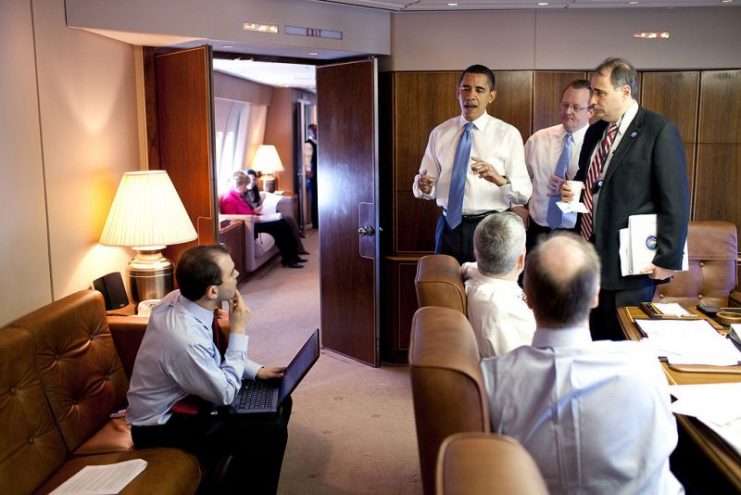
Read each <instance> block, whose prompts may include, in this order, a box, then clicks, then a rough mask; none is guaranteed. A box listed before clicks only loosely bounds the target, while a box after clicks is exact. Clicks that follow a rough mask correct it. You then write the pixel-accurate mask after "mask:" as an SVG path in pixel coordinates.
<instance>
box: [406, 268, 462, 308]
mask: <svg viewBox="0 0 741 495" xmlns="http://www.w3.org/2000/svg"><path fill="white" fill-rule="evenodd" d="M414 286H415V288H416V290H417V303H418V305H419V307H420V308H422V307H424V306H442V307H444V308H451V309H455V310H456V311H460V312H461V313H463V314H464V315H465V314H466V311H467V309H468V303H467V301H468V300H467V299H466V288H465V287H464V285H463V276H462V275H461V265H460V264H459V263H458V260H456V259H455V258H453V257H452V256H448V255H446V254H431V255H428V256H424V257H422V258H420V259H419V261H418V262H417V276H416V277H415V279H414Z"/></svg>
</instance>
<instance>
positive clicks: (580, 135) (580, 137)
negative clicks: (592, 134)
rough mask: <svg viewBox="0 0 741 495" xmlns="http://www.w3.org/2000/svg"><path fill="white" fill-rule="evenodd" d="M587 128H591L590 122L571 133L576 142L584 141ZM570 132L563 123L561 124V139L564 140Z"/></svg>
mask: <svg viewBox="0 0 741 495" xmlns="http://www.w3.org/2000/svg"><path fill="white" fill-rule="evenodd" d="M587 129H589V122H587V125H585V126H583V127H582V128H581V129H577V130H575V131H574V132H572V133H571V135H572V136H573V138H574V142H575V143H581V142H582V141H584V135H585V134H586V133H587ZM568 133H569V131H567V130H566V128H565V127H564V126H563V124H561V140H563V138H564V137H565V136H566V134H568Z"/></svg>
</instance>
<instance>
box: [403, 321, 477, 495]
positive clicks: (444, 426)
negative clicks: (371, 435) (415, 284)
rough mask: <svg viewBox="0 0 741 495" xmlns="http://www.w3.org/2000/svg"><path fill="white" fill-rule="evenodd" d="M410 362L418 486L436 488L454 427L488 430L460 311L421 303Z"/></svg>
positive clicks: (472, 344) (473, 351)
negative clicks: (441, 453) (444, 445)
mask: <svg viewBox="0 0 741 495" xmlns="http://www.w3.org/2000/svg"><path fill="white" fill-rule="evenodd" d="M409 366H410V375H411V380H412V397H413V401H414V419H415V424H416V427H417V445H418V447H419V459H420V466H421V470H422V487H423V489H424V492H425V493H426V494H431V493H433V492H434V487H435V464H436V462H437V455H438V451H439V448H440V445H441V444H442V442H443V440H444V439H445V438H447V437H448V436H449V435H452V434H453V433H459V432H466V431H477V432H488V431H489V402H488V400H487V397H486V389H485V387H484V378H483V375H482V373H481V368H480V367H479V352H478V348H477V347H476V338H475V337H474V334H473V330H472V329H471V325H470V324H469V323H468V320H467V319H466V317H465V315H464V314H463V313H461V312H460V311H456V310H454V309H450V308H442V307H438V306H428V307H424V308H420V309H418V310H417V312H416V313H415V314H414V318H413V320H412V335H411V344H410V348H409Z"/></svg>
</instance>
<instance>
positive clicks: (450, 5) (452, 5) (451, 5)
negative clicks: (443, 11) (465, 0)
mask: <svg viewBox="0 0 741 495" xmlns="http://www.w3.org/2000/svg"><path fill="white" fill-rule="evenodd" d="M457 6H458V4H457V3H453V2H451V3H449V4H448V7H457Z"/></svg>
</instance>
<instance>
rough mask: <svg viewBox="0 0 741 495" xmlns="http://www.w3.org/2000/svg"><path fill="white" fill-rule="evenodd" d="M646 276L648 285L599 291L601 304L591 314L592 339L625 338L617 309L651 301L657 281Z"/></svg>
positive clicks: (590, 328)
mask: <svg viewBox="0 0 741 495" xmlns="http://www.w3.org/2000/svg"><path fill="white" fill-rule="evenodd" d="M645 278H646V285H644V286H643V287H640V288H638V289H630V290H605V289H601V290H600V293H599V306H597V307H596V308H594V309H592V312H591V313H590V314H589V330H590V332H591V334H592V340H625V334H623V331H622V329H621V328H620V322H619V320H618V317H617V309H618V308H622V307H623V306H638V304H639V303H641V302H645V301H651V300H652V299H653V297H654V291H655V290H656V282H655V281H653V280H652V279H650V278H648V277H645Z"/></svg>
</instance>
